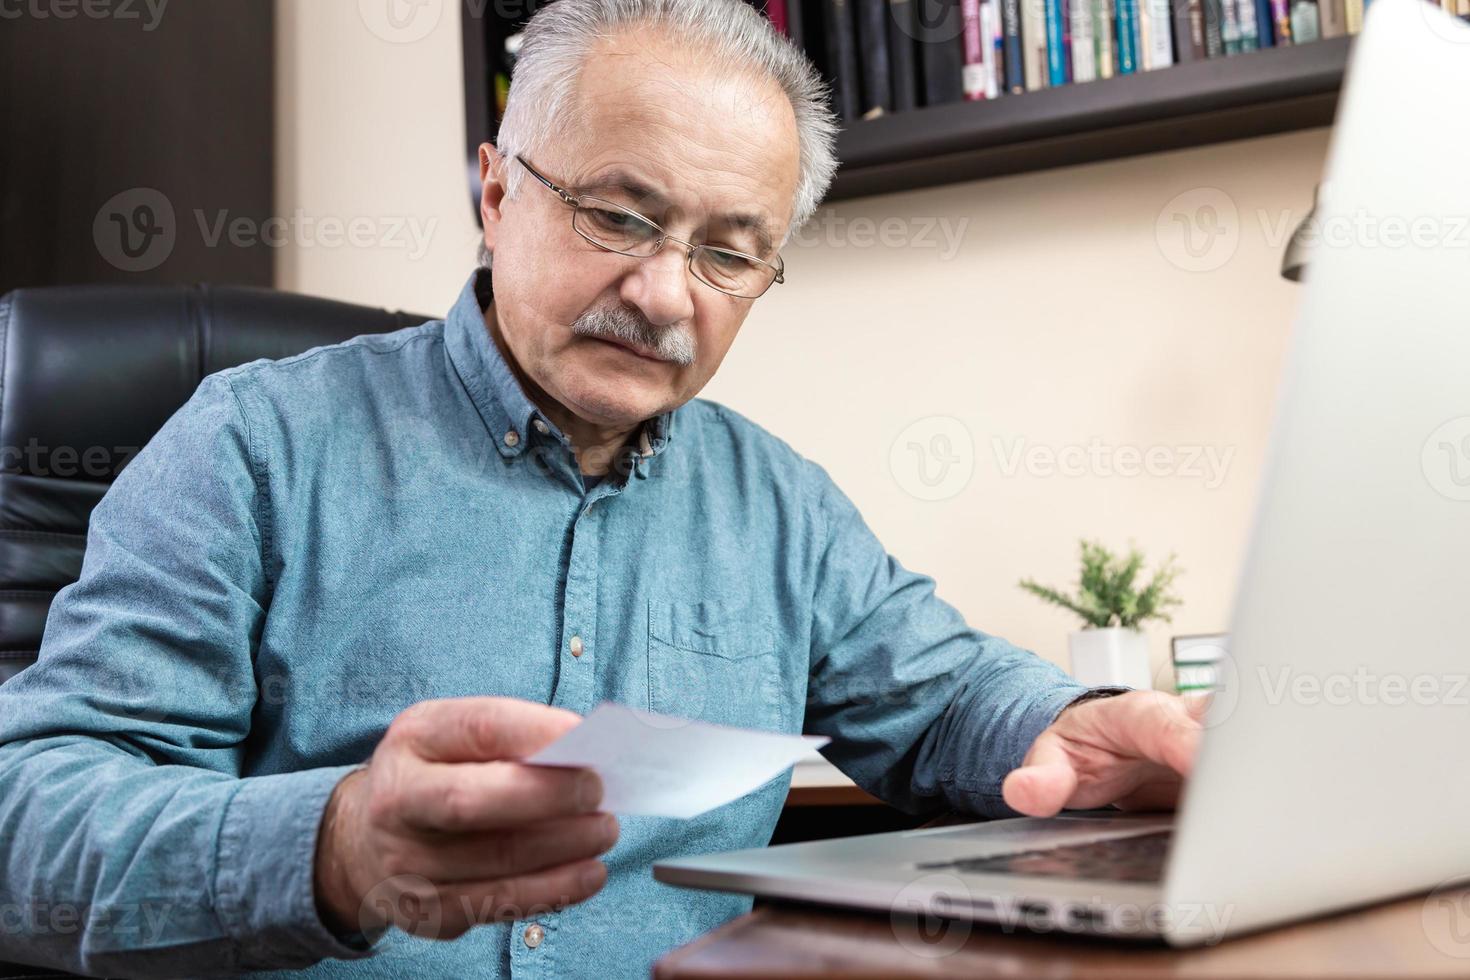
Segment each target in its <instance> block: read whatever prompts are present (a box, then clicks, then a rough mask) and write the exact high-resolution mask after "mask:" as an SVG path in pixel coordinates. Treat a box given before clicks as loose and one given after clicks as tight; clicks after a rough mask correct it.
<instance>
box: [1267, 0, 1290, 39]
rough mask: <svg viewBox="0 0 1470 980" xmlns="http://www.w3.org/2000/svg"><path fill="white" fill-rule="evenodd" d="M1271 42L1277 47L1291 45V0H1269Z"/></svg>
mask: <svg viewBox="0 0 1470 980" xmlns="http://www.w3.org/2000/svg"><path fill="white" fill-rule="evenodd" d="M1271 42H1272V43H1273V44H1274V45H1275V46H1276V47H1278V48H1286V47H1290V46H1291V0H1271Z"/></svg>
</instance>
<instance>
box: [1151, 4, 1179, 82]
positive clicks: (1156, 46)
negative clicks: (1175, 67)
mask: <svg viewBox="0 0 1470 980" xmlns="http://www.w3.org/2000/svg"><path fill="white" fill-rule="evenodd" d="M1144 5H1145V6H1146V7H1147V9H1148V22H1149V24H1148V59H1147V60H1148V70H1149V71H1153V70H1154V69H1156V68H1167V67H1168V66H1170V65H1172V64H1173V63H1174V42H1173V33H1174V32H1173V31H1172V30H1171V29H1170V24H1169V21H1170V20H1171V17H1170V15H1169V0H1144Z"/></svg>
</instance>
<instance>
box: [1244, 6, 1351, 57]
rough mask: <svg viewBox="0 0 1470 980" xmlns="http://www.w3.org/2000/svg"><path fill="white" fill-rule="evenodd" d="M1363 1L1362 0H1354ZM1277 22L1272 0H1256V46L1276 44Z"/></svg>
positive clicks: (1270, 46) (1273, 45) (1266, 46)
mask: <svg viewBox="0 0 1470 980" xmlns="http://www.w3.org/2000/svg"><path fill="white" fill-rule="evenodd" d="M1354 2H1357V3H1361V2H1362V0H1354ZM1275 24H1276V16H1275V14H1274V13H1273V12H1272V11H1271V0H1256V46H1257V47H1261V48H1272V47H1275V46H1276V35H1275V32H1274V31H1272V28H1273V27H1274V26H1275Z"/></svg>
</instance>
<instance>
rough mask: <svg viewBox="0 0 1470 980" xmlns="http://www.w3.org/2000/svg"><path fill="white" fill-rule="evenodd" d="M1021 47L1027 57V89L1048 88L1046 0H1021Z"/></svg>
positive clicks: (1033, 90)
mask: <svg viewBox="0 0 1470 980" xmlns="http://www.w3.org/2000/svg"><path fill="white" fill-rule="evenodd" d="M1020 2H1021V47H1022V49H1023V50H1024V51H1025V55H1024V57H1025V59H1026V91H1028V92H1035V91H1038V90H1040V89H1044V88H1046V83H1047V81H1048V78H1049V76H1048V73H1047V70H1046V0H1020Z"/></svg>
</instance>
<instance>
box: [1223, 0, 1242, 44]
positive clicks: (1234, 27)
mask: <svg viewBox="0 0 1470 980" xmlns="http://www.w3.org/2000/svg"><path fill="white" fill-rule="evenodd" d="M1220 9H1221V11H1222V12H1223V14H1224V16H1223V17H1221V19H1220V40H1221V41H1222V42H1223V43H1224V45H1225V53H1226V54H1227V55H1231V54H1240V0H1224V2H1223V3H1221V4H1220Z"/></svg>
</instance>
